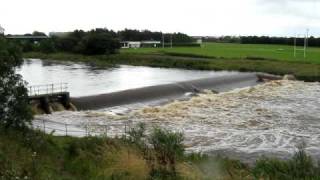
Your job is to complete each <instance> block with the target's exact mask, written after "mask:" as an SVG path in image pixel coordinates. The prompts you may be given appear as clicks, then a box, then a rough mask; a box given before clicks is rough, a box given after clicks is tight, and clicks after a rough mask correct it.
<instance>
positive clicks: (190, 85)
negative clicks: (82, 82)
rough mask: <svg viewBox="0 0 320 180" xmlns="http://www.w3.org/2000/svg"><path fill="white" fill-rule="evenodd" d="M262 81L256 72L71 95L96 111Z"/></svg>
mask: <svg viewBox="0 0 320 180" xmlns="http://www.w3.org/2000/svg"><path fill="white" fill-rule="evenodd" d="M259 80H260V78H259V77H258V75H257V74H255V73H247V74H238V75H228V76H223V77H215V78H205V79H199V80H192V81H185V82H179V83H172V84H164V85H157V86H150V87H144V88H137V89H130V90H125V91H120V92H114V93H108V94H100V95H94V96H86V97H78V98H71V102H72V104H74V105H75V106H76V107H77V109H79V110H93V109H101V108H108V107H114V106H120V105H126V104H133V103H141V102H148V101H156V100H163V99H168V100H170V99H177V98H179V97H183V96H184V95H185V94H186V93H198V92H201V91H203V90H206V89H207V90H213V91H216V92H225V91H229V90H232V89H235V88H242V87H248V86H254V85H257V84H259V83H260V81H259Z"/></svg>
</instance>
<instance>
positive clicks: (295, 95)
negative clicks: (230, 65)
mask: <svg viewBox="0 0 320 180" xmlns="http://www.w3.org/2000/svg"><path fill="white" fill-rule="evenodd" d="M133 107H135V108H134V109H135V110H132V109H133ZM129 110H131V111H129ZM37 119H46V120H50V121H56V122H64V123H73V124H76V125H78V128H79V129H81V128H84V127H85V126H86V125H88V124H89V128H90V129H91V130H94V129H95V127H96V126H95V125H97V124H103V125H107V128H106V129H107V134H108V135H109V136H115V135H121V134H122V133H123V132H124V129H125V128H127V127H124V125H125V124H128V123H130V124H136V123H139V122H144V123H146V124H147V125H148V126H147V127H148V129H151V127H152V126H160V127H164V128H167V129H170V130H173V131H179V132H183V133H184V135H185V142H184V143H185V145H186V147H187V150H188V151H197V152H206V153H210V152H219V153H227V154H231V155H233V156H235V157H238V156H239V157H240V158H242V159H246V160H248V161H250V160H251V159H252V160H253V159H254V158H255V157H258V156H260V155H266V156H268V155H272V156H276V157H281V158H285V157H289V156H290V155H292V154H293V153H294V151H295V150H296V147H297V146H301V145H304V147H305V149H306V151H307V152H308V153H309V154H310V155H312V156H314V157H319V155H320V84H319V83H306V82H300V81H274V82H269V83H265V84H262V85H258V86H256V87H250V88H244V89H237V90H233V91H231V92H227V93H221V94H212V93H204V94H200V95H199V96H197V97H193V98H191V99H190V100H187V101H175V102H172V103H169V104H166V105H162V106H153V107H145V105H143V104H140V105H134V106H130V107H129V106H128V107H121V108H119V107H118V108H113V109H105V110H100V111H88V112H85V111H83V112H59V113H55V114H53V115H48V116H47V115H44V116H38V117H37ZM104 130H105V129H104ZM78 135H79V134H78ZM246 157H250V158H251V159H247V158H246Z"/></svg>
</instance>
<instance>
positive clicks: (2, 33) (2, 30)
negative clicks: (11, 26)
mask: <svg viewBox="0 0 320 180" xmlns="http://www.w3.org/2000/svg"><path fill="white" fill-rule="evenodd" d="M0 34H1V35H4V28H3V27H1V25H0Z"/></svg>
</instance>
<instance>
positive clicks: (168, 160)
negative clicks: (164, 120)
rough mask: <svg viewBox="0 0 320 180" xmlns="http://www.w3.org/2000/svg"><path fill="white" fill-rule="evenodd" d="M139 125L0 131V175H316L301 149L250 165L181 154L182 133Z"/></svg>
mask: <svg viewBox="0 0 320 180" xmlns="http://www.w3.org/2000/svg"><path fill="white" fill-rule="evenodd" d="M143 132H144V131H143V130H141V128H140V127H139V128H136V129H133V130H131V132H130V133H129V134H128V136H127V137H120V138H115V139H109V138H103V137H100V138H98V137H87V138H72V137H54V136H52V135H45V134H43V133H41V132H37V131H33V130H28V131H24V132H21V131H12V130H11V131H0V179H5V180H10V179H59V180H61V179H65V180H72V179H88V180H89V179H137V180H138V179H139V180H140V179H197V180H198V179H281V180H283V179H284V180H285V179H288V180H289V179H290V180H291V179H319V178H320V169H319V167H318V166H315V165H314V164H315V162H313V161H312V160H311V158H310V157H309V156H307V155H306V154H305V153H304V151H303V150H301V151H299V152H297V153H296V154H295V156H294V157H293V158H292V159H290V160H288V161H282V160H278V159H268V158H262V159H261V160H258V161H257V162H256V164H255V165H254V166H251V167H250V166H248V165H245V164H242V163H241V162H239V161H235V160H230V159H227V158H223V157H209V156H205V155H200V154H185V153H184V147H183V146H182V140H183V136H182V135H181V134H179V133H172V132H169V131H166V130H161V129H155V130H154V131H153V133H152V134H151V135H149V136H145V134H144V133H143ZM147 143H148V144H149V143H150V145H147Z"/></svg>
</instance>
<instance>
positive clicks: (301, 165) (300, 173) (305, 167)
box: [252, 149, 320, 180]
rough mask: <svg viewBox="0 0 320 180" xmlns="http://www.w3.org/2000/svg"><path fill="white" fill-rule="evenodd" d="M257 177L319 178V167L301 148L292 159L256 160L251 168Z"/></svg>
mask: <svg viewBox="0 0 320 180" xmlns="http://www.w3.org/2000/svg"><path fill="white" fill-rule="evenodd" d="M252 172H253V175H254V177H256V178H257V179H260V178H265V179H284V180H285V179H288V180H290V179H319V178H320V169H319V167H316V166H315V165H314V162H313V161H312V159H311V157H310V156H308V155H307V154H306V152H305V151H304V150H303V149H300V150H299V151H298V152H296V153H295V155H294V156H293V158H292V159H290V160H288V161H282V160H279V159H270V158H263V159H260V160H258V161H257V163H256V166H255V167H254V168H253V170H252Z"/></svg>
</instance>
